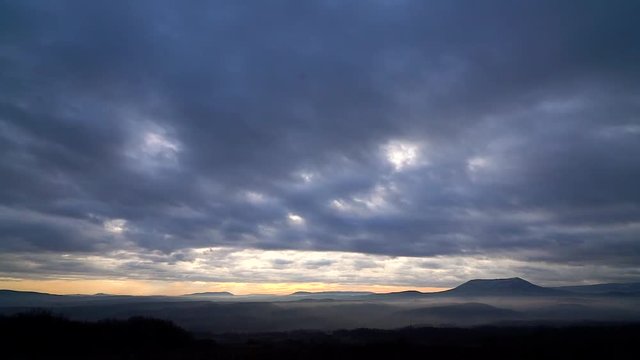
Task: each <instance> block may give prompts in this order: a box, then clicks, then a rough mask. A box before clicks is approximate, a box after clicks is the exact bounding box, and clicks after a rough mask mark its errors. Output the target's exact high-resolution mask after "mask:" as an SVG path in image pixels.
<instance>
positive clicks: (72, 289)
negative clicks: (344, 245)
mask: <svg viewBox="0 0 640 360" xmlns="http://www.w3.org/2000/svg"><path fill="white" fill-rule="evenodd" d="M0 289H7V290H16V291H35V292H44V293H50V294H61V295H68V294H96V293H106V294H113V295H183V294H190V293H196V292H206V291H229V292H231V293H233V294H235V295H248V294H271V295H287V294H291V293H293V292H296V291H372V292H377V293H385V292H394V291H405V290H418V291H422V292H435V291H443V290H447V289H448V288H439V287H411V286H400V285H363V284H357V285H355V284H354V285H351V284H327V283H318V282H314V283H234V282H228V283H209V282H178V281H176V282H171V281H158V280H128V279H125V280H111V279H82V280H80V279H74V280H32V279H15V280H14V279H0Z"/></svg>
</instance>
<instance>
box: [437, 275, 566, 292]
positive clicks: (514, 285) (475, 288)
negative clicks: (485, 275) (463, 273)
mask: <svg viewBox="0 0 640 360" xmlns="http://www.w3.org/2000/svg"><path fill="white" fill-rule="evenodd" d="M435 294H437V295H446V296H465V297H469V296H558V295H564V294H566V292H565V291H562V290H558V289H551V288H545V287H542V286H538V285H534V284H532V283H530V282H528V281H526V280H523V279H521V278H518V277H515V278H509V279H475V280H469V281H467V282H466V283H464V284H462V285H460V286H458V287H455V288H453V289H451V290H446V291H442V292H439V293H435Z"/></svg>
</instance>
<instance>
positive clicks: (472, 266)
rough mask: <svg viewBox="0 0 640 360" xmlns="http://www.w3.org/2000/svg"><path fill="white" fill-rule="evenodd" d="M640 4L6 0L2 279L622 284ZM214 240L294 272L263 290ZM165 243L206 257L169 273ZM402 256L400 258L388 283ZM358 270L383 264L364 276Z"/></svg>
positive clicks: (278, 272)
mask: <svg viewBox="0 0 640 360" xmlns="http://www.w3.org/2000/svg"><path fill="white" fill-rule="evenodd" d="M639 12H640V4H639V3H638V2H636V1H615V2H610V1H518V2H514V1H415V2H414V1H241V2H238V1H211V2H209V1H206V2H205V1H202V2H189V3H185V2H181V1H109V2H104V3H96V2H86V1H56V2H50V1H2V2H1V3H0V94H1V95H0V253H2V257H3V261H2V262H1V263H0V274H3V276H6V277H11V278H34V277H40V276H42V273H43V272H46V271H49V270H46V269H51V271H50V273H51V274H56V275H57V276H59V277H61V278H62V277H64V276H65V275H73V276H79V275H82V274H86V276H104V277H109V276H120V277H122V276H126V274H138V273H139V274H144V275H141V276H143V277H145V278H153V279H176V278H182V275H180V274H191V275H190V276H194V277H198V276H200V277H204V278H206V279H208V281H236V282H238V281H276V280H277V281H316V280H318V281H319V280H322V281H327V282H331V279H334V281H336V282H347V283H350V282H358V283H371V284H374V283H395V284H406V285H414V286H417V285H424V286H429V285H441V286H450V285H454V282H455V281H458V280H459V279H463V278H465V277H467V275H478V276H481V275H482V274H481V273H482V272H489V273H490V274H497V275H498V273H500V274H502V270H500V271H497V270H493V271H490V270H489V268H490V267H491V266H488V265H487V264H493V266H495V267H506V269H505V270H504V273H509V274H514V273H516V272H518V274H514V275H522V276H525V277H529V278H530V279H532V280H536V279H541V280H544V279H549V277H548V276H546V275H544V274H549V273H553V274H556V275H557V276H558V277H562V276H563V274H564V275H566V276H567V277H570V278H572V279H576V280H579V278H580V276H582V277H583V278H588V279H590V280H610V279H622V278H626V277H627V276H628V274H631V272H630V271H631V270H633V269H635V268H637V267H638V266H640V186H639V185H638V184H639V183H640V156H639V155H640V118H639V116H640V65H639V64H640V40H639V39H640V23H639V22H638V21H637V14H638V13H639ZM206 248H214V249H230V250H229V251H234V253H235V254H244V256H249V255H247V254H253V253H251V252H252V251H256V252H257V253H256V254H258V253H260V254H274V251H275V252H276V253H278V252H279V253H280V254H282V256H283V257H282V258H277V259H270V260H267V259H266V258H264V256H266V255H260V256H258V255H256V257H257V258H256V259H257V260H256V261H257V263H259V264H260V265H259V266H258V267H257V268H258V269H262V270H263V271H262V274H264V276H262V277H260V276H257V275H256V273H257V272H256V271H255V269H254V270H251V266H250V265H251V262H250V261H248V260H246V259H245V258H243V259H244V260H238V262H233V261H216V262H207V261H205V260H203V259H206V257H203V256H204V255H203V253H200V252H199V251H200V250H198V249H206ZM287 251H292V252H293V253H289V252H287ZM317 253H321V254H325V255H323V257H322V258H320V259H317V258H315V257H314V255H313V254H317ZM118 254H127V255H126V256H125V257H124V258H120V257H119V255H118ZM148 254H162V255H158V256H157V257H148ZM175 254H183V255H184V256H187V257H186V258H180V259H174V260H172V261H174V262H177V263H179V264H194V263H197V264H198V266H197V267H192V268H190V267H189V266H187V265H184V266H182V265H181V267H171V266H164V265H163V264H166V263H171V262H172V261H169V260H167V258H168V257H171V256H174V255H175ZM194 254H195V255H194ZM286 254H289V255H290V256H288V255H286ZM291 254H307V255H306V258H305V259H306V260H304V259H302V258H296V256H298V255H296V256H293V255H291ZM331 254H334V255H333V256H332V255H331ZM345 254H346V255H345ZM196 255H197V256H196ZM269 256H271V255H269ZM299 256H303V255H299ZM349 256H351V257H352V258H349V259H347V260H345V259H346V257H349ZM65 257H70V258H72V259H73V261H70V260H69V261H67V260H65V259H67V258H65ZM143 257H144V258H145V259H146V260H145V264H147V265H148V267H147V268H145V269H139V268H138V269H131V268H130V267H131V266H132V265H131V264H132V263H134V264H135V263H138V262H137V261H127V259H140V258H143ZM290 257H293V259H291V258H290ZM303 257H304V256H303ZM395 257H398V259H409V260H406V263H403V264H404V265H406V266H400V267H398V268H393V269H396V270H389V271H387V272H385V271H383V270H384V266H383V265H380V264H381V261H382V260H380V259H387V258H388V259H395ZM27 258H28V259H29V260H26V259H27ZM12 259H13V260H12ZM20 259H22V260H24V261H22V260H20ZM97 259H102V261H103V262H105V263H108V266H101V265H100V264H103V262H101V261H100V260H97ZM460 259H466V260H464V266H462V267H460V266H455V265H454V264H455V263H456V261H462V260H460ZM487 259H489V260H487ZM19 260H20V261H19ZM25 261H26V262H25ZM385 261H386V260H385ZM398 261H399V260H398ZM403 261H404V260H403ZM483 261H492V262H489V263H486V262H483ZM382 262H384V261H382ZM148 263H151V264H148ZM358 263H360V264H365V263H370V264H373V265H371V266H373V268H371V269H369V270H366V271H364V270H363V271H361V272H356V273H355V274H359V275H360V278H359V279H354V278H353V277H354V276H356V275H354V268H353V266H357V265H356V264H358ZM19 264H22V265H19ZM25 264H27V265H25ZM29 264H30V265H29ZM154 264H155V265H154ZM220 264H224V271H222V273H221V272H220V271H219V270H215V271H213V269H216V266H218V267H219V266H221V265H220ZM394 264H396V265H397V263H394ZM429 264H431V265H429ZM457 264H459V263H457ZM480 264H483V265H480ZM376 266H382V267H381V268H380V267H379V268H376ZM394 266H395V265H394ZM429 266H432V268H431V269H430V270H429V271H426V270H425V269H427V268H429ZM443 267H444V268H446V269H448V271H446V272H445V273H443V272H439V271H437V270H438V269H442V268H443ZM318 268H322V269H323V271H322V272H320V271H317V269H318ZM42 269H45V270H42ZM100 269H102V270H100ZM309 269H311V270H309ZM313 269H316V270H313ZM327 269H328V270H327ZM398 269H402V270H398ZM568 269H574V270H575V269H582V270H581V271H574V270H571V271H570V270H568ZM596 269H597V270H596ZM481 270H482V271H481ZM101 271H102V272H101ZM196 273H197V274H200V275H195V274H196ZM207 273H209V274H222V275H219V276H218V275H215V276H205V275H204V274H207ZM319 273H322V274H319ZM274 274H275V275H274ZM327 274H331V275H332V276H331V277H327V276H328V275H327ZM415 274H422V275H424V276H416V275H415ZM439 274H441V275H439ZM442 274H445V275H446V276H445V275H442Z"/></svg>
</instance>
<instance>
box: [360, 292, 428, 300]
mask: <svg viewBox="0 0 640 360" xmlns="http://www.w3.org/2000/svg"><path fill="white" fill-rule="evenodd" d="M428 294H429V293H423V292H420V291H418V290H406V291H395V292H390V293H384V294H373V295H374V296H375V297H378V298H392V299H403V298H416V297H422V296H424V295H428Z"/></svg>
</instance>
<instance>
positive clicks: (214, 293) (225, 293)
mask: <svg viewBox="0 0 640 360" xmlns="http://www.w3.org/2000/svg"><path fill="white" fill-rule="evenodd" d="M182 296H235V295H234V294H232V293H230V292H228V291H207V292H199V293H193V294H185V295H182Z"/></svg>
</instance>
